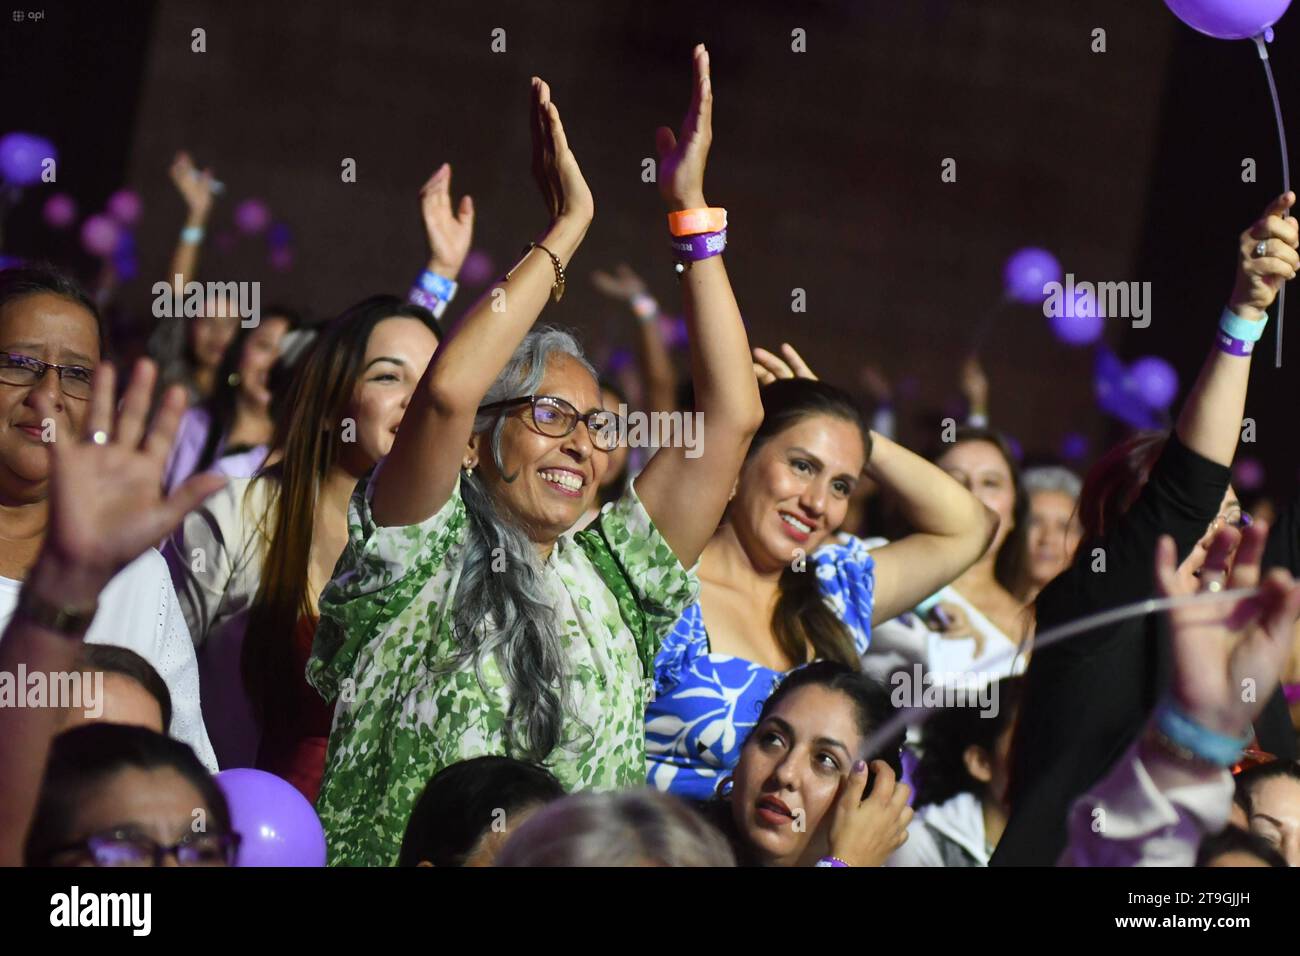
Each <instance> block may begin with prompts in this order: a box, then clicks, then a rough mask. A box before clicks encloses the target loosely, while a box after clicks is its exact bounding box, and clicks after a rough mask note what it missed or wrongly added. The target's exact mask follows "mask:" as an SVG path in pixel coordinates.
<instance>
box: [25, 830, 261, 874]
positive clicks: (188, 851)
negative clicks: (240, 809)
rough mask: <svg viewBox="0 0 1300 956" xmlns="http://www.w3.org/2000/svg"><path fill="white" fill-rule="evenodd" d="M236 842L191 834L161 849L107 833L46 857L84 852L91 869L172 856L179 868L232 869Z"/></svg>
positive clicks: (135, 837) (227, 836) (153, 862)
mask: <svg viewBox="0 0 1300 956" xmlns="http://www.w3.org/2000/svg"><path fill="white" fill-rule="evenodd" d="M239 842H240V837H239V834H238V833H195V834H191V835H190V836H187V837H186V838H185V839H183V840H181V841H180V842H179V843H173V844H172V845H171V846H163V845H162V844H160V843H158V842H157V841H156V840H152V839H150V838H149V837H147V836H144V835H142V834H139V833H132V832H131V831H129V830H109V831H107V832H105V833H93V834H91V835H90V836H88V837H86V838H85V839H84V840H80V841H78V842H77V843H70V844H68V845H67V846H62V847H59V848H58V849H57V850H54V851H53V852H52V853H50V858H51V859H53V858H54V857H56V856H62V855H63V854H65V853H84V854H85V855H87V856H89V857H90V859H91V860H92V861H93V862H94V864H95V866H162V865H163V860H164V859H166V858H167V857H168V856H174V857H175V858H176V862H177V863H178V864H179V865H180V866H234V865H235V860H236V859H238V857H239Z"/></svg>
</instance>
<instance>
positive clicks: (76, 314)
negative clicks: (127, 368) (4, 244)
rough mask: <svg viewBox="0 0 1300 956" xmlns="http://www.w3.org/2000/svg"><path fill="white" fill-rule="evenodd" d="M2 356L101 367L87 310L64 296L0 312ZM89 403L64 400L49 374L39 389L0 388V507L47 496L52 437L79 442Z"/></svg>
mask: <svg viewBox="0 0 1300 956" xmlns="http://www.w3.org/2000/svg"><path fill="white" fill-rule="evenodd" d="M0 352H14V353H17V354H20V355H26V356H29V357H31V358H36V359H40V360H41V361H43V362H53V363H55V364H58V365H80V366H84V367H87V368H93V367H94V366H95V365H97V364H98V363H99V330H98V327H97V326H96V324H95V317H94V316H93V315H91V314H90V312H88V311H87V310H86V309H85V308H83V307H82V306H80V305H78V304H77V303H75V302H71V301H69V300H67V299H64V298H62V297H61V296H57V295H51V294H48V293H35V294H33V295H26V296H23V297H22V298H20V299H16V300H13V301H11V302H9V303H8V304H7V305H6V306H5V307H4V308H3V309H0ZM89 405H90V402H89V400H88V399H76V398H69V397H68V396H66V395H64V394H63V389H62V387H61V386H60V384H59V379H58V375H57V374H56V373H55V372H54V371H52V370H51V371H47V372H46V373H45V377H44V378H42V379H41V380H40V381H39V382H37V383H36V384H35V385H28V386H21V385H9V384H7V383H5V382H0V501H4V502H6V503H15V504H27V503H31V502H35V501H41V500H43V499H44V498H45V496H46V493H47V492H46V483H47V480H48V478H49V469H50V452H49V448H48V447H47V446H46V444H45V442H44V441H43V440H42V439H43V437H44V435H45V432H46V428H45V423H46V422H50V423H52V424H53V437H54V439H55V440H56V441H57V440H58V438H59V436H60V435H73V436H77V435H80V433H81V428H82V425H83V423H84V422H85V417H86V413H87V411H88V409H89Z"/></svg>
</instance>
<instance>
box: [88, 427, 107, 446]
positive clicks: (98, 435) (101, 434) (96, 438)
mask: <svg viewBox="0 0 1300 956" xmlns="http://www.w3.org/2000/svg"><path fill="white" fill-rule="evenodd" d="M90 440H91V441H93V442H94V443H95V444H96V445H107V444H108V432H106V431H104V429H102V428H100V429H97V430H96V431H95V433H94V434H93V435H91V436H90Z"/></svg>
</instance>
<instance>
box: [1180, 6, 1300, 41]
mask: <svg viewBox="0 0 1300 956" xmlns="http://www.w3.org/2000/svg"><path fill="white" fill-rule="evenodd" d="M1165 6H1167V7H1169V9H1170V10H1172V11H1173V12H1174V16H1176V17H1178V19H1179V20H1182V21H1183V22H1184V23H1186V24H1187V25H1188V26H1189V27H1191V28H1192V29H1193V30H1196V31H1198V32H1200V33H1204V34H1205V35H1206V36H1212V37H1218V38H1219V39H1220V40H1246V39H1249V38H1250V37H1255V36H1259V35H1260V34H1261V33H1263V32H1264V31H1266V30H1267V29H1268V28H1269V27H1271V26H1272V25H1273V24H1275V23H1277V21H1278V18H1280V17H1281V16H1282V14H1284V13H1286V8H1287V7H1289V6H1291V0H1165Z"/></svg>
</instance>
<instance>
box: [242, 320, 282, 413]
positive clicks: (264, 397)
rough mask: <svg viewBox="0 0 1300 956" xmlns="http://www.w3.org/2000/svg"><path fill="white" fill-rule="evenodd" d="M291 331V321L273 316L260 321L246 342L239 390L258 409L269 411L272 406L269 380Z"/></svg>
mask: <svg viewBox="0 0 1300 956" xmlns="http://www.w3.org/2000/svg"><path fill="white" fill-rule="evenodd" d="M288 331H289V320H288V319H283V318H275V317H272V318H269V319H263V320H262V321H261V322H259V323H258V325H257V328H255V329H253V330H252V331H251V332H249V333H248V337H247V338H246V339H244V349H243V354H242V355H240V357H239V369H238V371H239V389H240V391H242V392H243V393H244V396H245V397H246V398H247V399H248V400H249V401H251V402H252V403H253V404H254V405H255V406H256V407H258V408H261V409H266V408H267V407H268V406H269V405H270V404H271V390H270V389H269V388H267V378H268V376H269V375H270V372H271V366H272V365H274V364H275V360H276V358H278V357H279V355H280V340H281V339H283V338H284V335H285V333H286V332H288Z"/></svg>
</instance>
